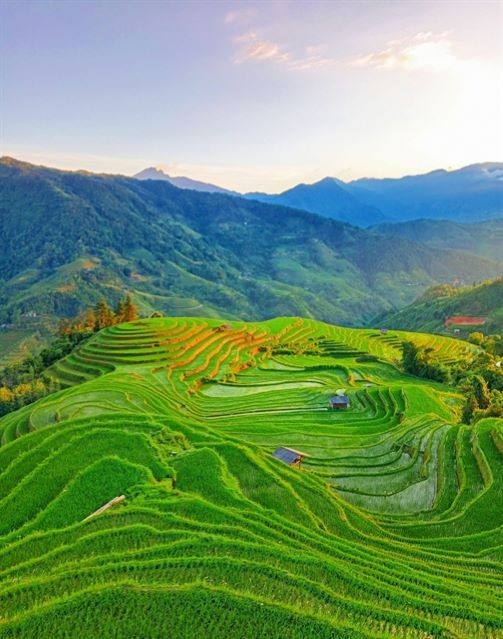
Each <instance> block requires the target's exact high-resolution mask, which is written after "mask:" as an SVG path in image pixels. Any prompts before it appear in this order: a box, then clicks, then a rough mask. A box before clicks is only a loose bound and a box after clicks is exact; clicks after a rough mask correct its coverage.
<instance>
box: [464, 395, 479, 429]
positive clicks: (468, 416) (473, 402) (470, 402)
mask: <svg viewBox="0 0 503 639" xmlns="http://www.w3.org/2000/svg"><path fill="white" fill-rule="evenodd" d="M478 407H479V405H478V403H477V398H476V397H475V395H474V394H473V393H470V395H468V397H467V398H466V402H465V405H464V407H463V413H462V415H461V420H462V421H463V423H464V424H471V422H472V419H473V414H474V413H475V411H476V410H477V409H478Z"/></svg>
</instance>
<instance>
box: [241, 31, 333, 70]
mask: <svg viewBox="0 0 503 639" xmlns="http://www.w3.org/2000/svg"><path fill="white" fill-rule="evenodd" d="M235 42H236V43H237V44H238V45H239V51H238V54H237V55H236V57H235V58H234V62H235V63H237V64H241V63H243V62H246V61H249V60H251V61H257V60H258V61H269V62H276V63H279V64H281V65H283V66H285V67H286V68H288V69H291V70H293V71H307V70H310V69H321V68H325V67H328V66H333V65H335V64H337V61H336V60H335V59H333V58H329V57H325V56H323V55H322V49H321V47H320V46H309V47H305V48H304V49H303V51H302V53H300V54H295V53H294V52H293V51H291V50H290V49H288V48H286V47H284V46H283V45H280V44H278V43H276V42H272V41H269V40H265V39H262V38H260V36H259V35H258V34H257V33H255V32H253V31H252V32H248V33H244V34H242V35H240V36H238V37H237V38H235Z"/></svg>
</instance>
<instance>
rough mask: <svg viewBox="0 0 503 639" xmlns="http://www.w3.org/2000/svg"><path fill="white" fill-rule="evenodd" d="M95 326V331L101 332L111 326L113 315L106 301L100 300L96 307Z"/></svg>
mask: <svg viewBox="0 0 503 639" xmlns="http://www.w3.org/2000/svg"><path fill="white" fill-rule="evenodd" d="M95 315H96V324H95V330H101V329H102V328H106V327H107V326H111V325H112V324H113V313H112V309H111V308H110V306H108V304H107V302H106V300H104V299H101V300H100V301H99V302H98V304H97V305H96V310H95Z"/></svg>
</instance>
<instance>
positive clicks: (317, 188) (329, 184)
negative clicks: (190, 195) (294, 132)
mask: <svg viewBox="0 0 503 639" xmlns="http://www.w3.org/2000/svg"><path fill="white" fill-rule="evenodd" d="M245 197H247V198H249V199H253V200H259V201H260V202H266V203H268V204H282V205H283V206H291V207H293V208H296V209H303V210H305V211H310V212H311V213H318V214H319V215H323V216H324V217H330V218H332V219H334V220H340V221H341V222H347V223H349V224H354V225H355V226H363V227H365V226H370V225H371V224H378V223H379V222H382V221H384V220H386V219H388V218H387V217H386V216H385V215H383V213H381V211H379V209H377V208H376V207H375V206H372V205H368V204H364V203H362V202H361V201H360V200H358V198H356V197H355V196H354V195H353V194H352V193H351V191H350V190H349V189H348V185H347V184H344V182H341V181H340V180H336V179H335V178H330V177H327V178H325V179H323V180H320V181H319V182H315V183H314V184H299V185H297V186H294V187H293V189H288V191H284V192H283V193H280V194H279V195H267V194H266V193H247V194H246V195H245Z"/></svg>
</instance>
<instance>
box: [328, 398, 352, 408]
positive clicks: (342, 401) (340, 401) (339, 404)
mask: <svg viewBox="0 0 503 639" xmlns="http://www.w3.org/2000/svg"><path fill="white" fill-rule="evenodd" d="M349 403H350V402H349V397H348V396H347V395H334V396H333V397H331V398H330V406H331V407H332V408H334V409H336V410H340V409H341V408H348V407H349Z"/></svg>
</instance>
